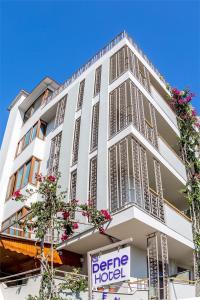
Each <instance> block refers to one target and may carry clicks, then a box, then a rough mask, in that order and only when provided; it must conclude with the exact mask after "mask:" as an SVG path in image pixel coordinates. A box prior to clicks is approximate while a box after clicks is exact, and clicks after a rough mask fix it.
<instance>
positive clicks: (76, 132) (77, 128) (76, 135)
mask: <svg viewBox="0 0 200 300" xmlns="http://www.w3.org/2000/svg"><path fill="white" fill-rule="evenodd" d="M80 125H81V118H78V119H77V120H76V123H75V129H74V142H73V153H72V164H75V163H76V162H77V161H78V149H79V138H80Z"/></svg>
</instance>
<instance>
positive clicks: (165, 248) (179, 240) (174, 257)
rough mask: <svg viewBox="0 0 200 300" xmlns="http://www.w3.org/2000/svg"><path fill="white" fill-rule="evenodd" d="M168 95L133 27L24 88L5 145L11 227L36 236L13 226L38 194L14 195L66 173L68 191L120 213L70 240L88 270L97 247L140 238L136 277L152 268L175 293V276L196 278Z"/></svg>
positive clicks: (4, 186) (4, 200) (5, 200)
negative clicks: (72, 67) (61, 79)
mask: <svg viewBox="0 0 200 300" xmlns="http://www.w3.org/2000/svg"><path fill="white" fill-rule="evenodd" d="M168 96H169V92H168V90H167V88H166V83H165V81H164V79H163V78H162V76H161V75H160V74H159V72H158V71H157V70H156V69H155V67H154V66H153V65H152V64H151V63H150V62H149V60H148V59H147V57H146V56H145V55H144V54H143V53H142V51H141V50H140V49H139V48H138V47H137V45H136V44H135V43H134V42H133V40H132V39H131V38H130V37H129V36H128V35H127V34H126V33H125V32H123V33H121V34H120V35H118V36H117V37H116V38H115V39H114V40H113V41H112V42H111V43H109V44H108V45H107V46H106V47H104V48H103V49H102V50H101V51H100V52H99V53H98V54H97V55H95V56H94V57H93V58H92V59H91V60H90V61H89V62H88V63H87V64H86V65H84V66H83V67H81V68H80V69H79V70H78V71H77V72H76V73H75V74H74V75H73V76H72V77H71V78H70V79H68V80H67V81H66V82H65V83H64V84H63V85H62V86H60V85H59V84H58V83H56V82H55V81H54V80H52V79H51V78H48V77H47V78H45V79H43V80H42V81H41V82H40V83H39V84H38V85H37V86H36V87H35V88H34V89H33V91H32V92H31V93H27V92H25V91H23V90H22V91H21V92H20V93H19V94H18V95H17V97H16V98H15V99H14V101H13V102H12V103H11V105H10V107H9V112H10V114H9V119H8V123H7V127H6V131H5V135H4V139H3V143H2V147H1V160H0V188H1V195H0V223H1V228H2V231H3V232H4V233H5V234H7V235H10V236H18V237H23V238H30V236H24V233H23V231H22V229H21V228H19V227H18V228H16V227H14V228H13V227H12V226H11V227H9V228H8V229H6V230H5V228H7V226H8V225H9V224H12V221H13V220H16V219H17V218H19V217H20V216H21V215H22V214H23V212H24V211H27V210H28V209H29V205H30V202H31V201H35V199H37V195H34V196H33V197H32V198H30V199H29V200H28V201H27V203H25V204H24V203H19V202H14V201H13V200H12V194H13V192H14V191H16V190H18V189H21V190H22V192H23V191H25V190H26V188H27V187H32V188H33V189H34V188H35V184H36V180H35V175H36V174H38V173H42V174H54V175H56V174H58V172H60V173H61V178H60V184H61V187H62V190H63V191H64V190H67V191H68V194H67V195H68V199H69V200H70V199H78V200H79V201H80V202H82V203H85V202H86V201H87V199H91V200H93V202H94V205H95V207H96V208H97V209H108V210H109V211H110V212H111V214H112V221H111V222H110V223H109V224H107V230H106V233H107V236H106V235H105V236H104V235H100V234H99V233H98V232H96V231H94V230H93V228H89V227H86V228H83V230H81V232H79V234H78V235H76V236H74V237H72V238H71V239H70V240H69V241H67V242H65V243H64V244H62V245H61V247H60V249H66V250H69V251H71V252H74V253H77V254H80V255H82V256H83V257H84V263H83V272H85V273H87V268H86V254H87V252H88V251H90V250H91V249H96V248H98V247H101V246H105V245H107V244H109V243H110V238H111V239H112V238H113V239H115V240H123V239H126V238H129V237H132V238H133V245H132V252H131V255H132V267H131V278H133V279H144V278H147V277H148V278H149V287H150V288H149V291H150V292H149V293H150V296H151V297H159V298H160V299H168V298H169V293H170V292H169V280H168V278H169V276H171V277H173V276H177V274H179V273H184V276H186V278H187V280H188V282H189V280H192V279H193V249H194V245H193V241H192V223H191V220H190V218H189V216H188V215H187V211H186V210H187V203H186V199H185V198H184V196H183V194H181V193H180V190H181V189H183V188H184V186H185V184H186V181H187V175H186V170H185V165H184V161H183V159H182V157H181V153H180V150H179V147H178V140H179V136H180V133H179V130H178V126H177V119H176V115H175V113H174V111H173V110H172V109H171V107H170V105H169V100H168ZM190 288H191V287H190ZM192 293H193V290H192V291H191V295H192ZM138 297H139V296H138ZM138 299H139V298H138Z"/></svg>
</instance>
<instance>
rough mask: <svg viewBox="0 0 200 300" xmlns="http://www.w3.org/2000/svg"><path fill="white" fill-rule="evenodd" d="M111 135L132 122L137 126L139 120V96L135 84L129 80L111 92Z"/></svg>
mask: <svg viewBox="0 0 200 300" xmlns="http://www.w3.org/2000/svg"><path fill="white" fill-rule="evenodd" d="M109 115H110V118H109V119H110V136H112V135H114V134H116V133H117V132H119V131H120V130H122V129H123V128H125V127H126V126H127V125H128V124H130V123H131V122H132V123H133V124H134V126H135V127H136V128H138V126H139V120H138V97H137V89H136V87H135V85H134V84H133V83H132V82H131V81H130V80H127V81H125V82H124V83H122V84H121V85H120V86H118V87H117V88H116V89H114V90H113V91H112V92H111V93H110V110H109Z"/></svg>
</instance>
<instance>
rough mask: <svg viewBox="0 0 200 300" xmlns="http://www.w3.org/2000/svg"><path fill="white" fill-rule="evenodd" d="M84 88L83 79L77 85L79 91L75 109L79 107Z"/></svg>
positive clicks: (81, 102)
mask: <svg viewBox="0 0 200 300" xmlns="http://www.w3.org/2000/svg"><path fill="white" fill-rule="evenodd" d="M84 90H85V79H84V80H82V81H81V82H80V85H79V92H78V102H77V110H79V109H81V107H82V104H83V97H84Z"/></svg>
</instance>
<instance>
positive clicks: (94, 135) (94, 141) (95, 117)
mask: <svg viewBox="0 0 200 300" xmlns="http://www.w3.org/2000/svg"><path fill="white" fill-rule="evenodd" d="M98 130H99V103H97V104H95V105H94V106H93V111H92V130H91V146H90V150H91V151H93V150H94V149H96V148H97V145H98Z"/></svg>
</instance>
